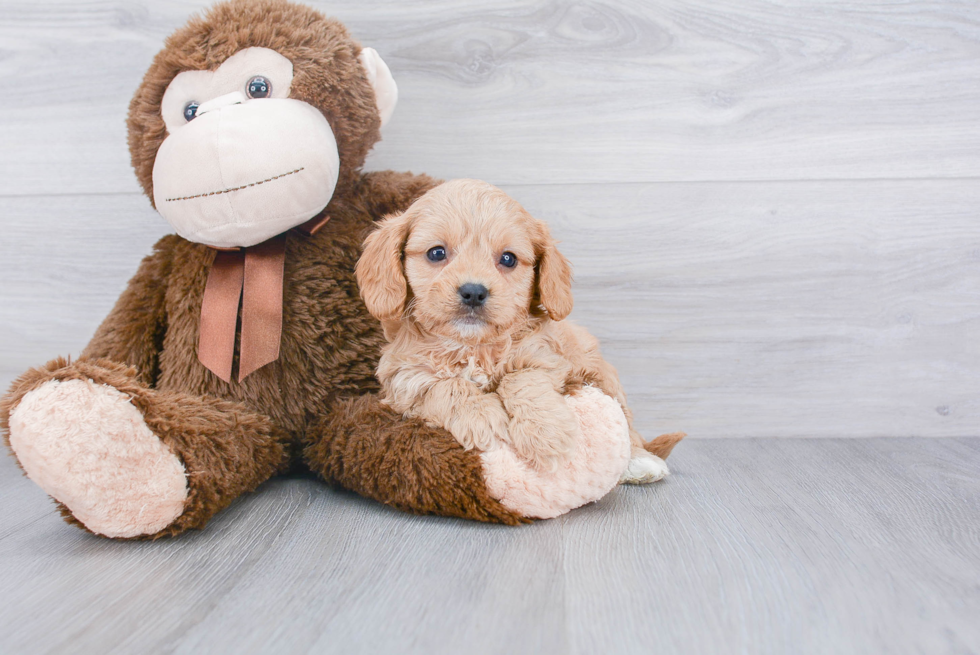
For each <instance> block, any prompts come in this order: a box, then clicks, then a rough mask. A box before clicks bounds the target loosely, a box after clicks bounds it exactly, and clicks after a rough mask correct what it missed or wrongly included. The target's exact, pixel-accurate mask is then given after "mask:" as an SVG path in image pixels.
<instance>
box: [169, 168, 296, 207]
mask: <svg viewBox="0 0 980 655" xmlns="http://www.w3.org/2000/svg"><path fill="white" fill-rule="evenodd" d="M304 168H305V167H304V166H300V167H299V168H297V169H296V170H295V171H289V172H288V173H280V174H279V175H273V176H272V177H270V178H268V179H265V180H261V181H259V182H252V183H251V184H243V185H242V186H236V187H232V188H230V189H224V190H222V191H211V192H210V193H199V194H197V195H196V196H184V197H182V198H167V199H166V202H174V201H175V200H193V199H194V198H206V197H208V196H218V195H221V194H222V193H231V192H232V191H241V190H242V189H247V188H249V187H253V186H258V185H260V184H265V183H266V182H271V181H273V180H278V179H279V178H281V177H286V176H287V175H292V174H294V173H299V172H300V171H301V170H303V169H304Z"/></svg>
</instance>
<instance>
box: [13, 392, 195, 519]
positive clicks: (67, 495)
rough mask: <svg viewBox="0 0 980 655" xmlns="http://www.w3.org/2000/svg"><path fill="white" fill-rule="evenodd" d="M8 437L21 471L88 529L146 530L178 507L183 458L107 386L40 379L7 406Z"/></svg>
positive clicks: (183, 479) (179, 509)
mask: <svg viewBox="0 0 980 655" xmlns="http://www.w3.org/2000/svg"><path fill="white" fill-rule="evenodd" d="M10 445H11V447H12V448H13V451H14V453H15V454H16V455H17V459H18V460H19V461H20V463H21V466H23V467H24V470H25V471H27V476H28V477H29V478H30V479H31V480H33V481H34V482H36V483H37V484H38V485H39V486H40V487H41V488H42V489H44V491H46V492H47V493H48V494H49V495H50V496H52V497H53V498H55V499H56V500H58V501H60V502H62V503H64V504H65V505H66V506H67V507H68V509H70V510H71V512H72V514H73V515H74V516H75V518H77V519H78V520H79V521H81V522H82V523H84V524H85V527H87V528H88V529H89V530H91V531H92V532H95V533H98V534H102V535H105V536H107V537H136V536H139V535H146V534H153V533H155V532H158V531H159V530H161V529H163V528H165V527H167V526H168V525H170V524H171V523H173V521H174V520H175V519H176V518H177V517H178V516H180V515H181V514H182V513H183V511H184V501H185V500H186V499H187V478H186V476H185V474H184V466H183V464H181V462H180V460H179V459H178V458H177V456H176V455H174V454H173V453H172V452H170V449H169V448H167V446H166V445H165V444H164V443H163V442H162V441H160V439H159V438H158V437H157V436H156V435H155V434H153V432H151V431H150V428H148V427H147V425H146V423H145V422H144V421H143V415H142V414H141V413H140V411H139V410H138V409H136V407H134V406H133V404H132V403H130V402H129V397H128V396H126V395H125V394H123V393H121V392H120V391H118V390H117V389H114V388H113V387H110V386H107V385H102V384H96V383H95V382H92V381H91V380H84V381H83V380H68V381H64V382H61V381H57V380H52V381H51V382H46V383H45V384H44V385H43V386H41V387H38V388H37V389H35V390H34V391H31V392H30V393H28V394H27V395H25V396H24V398H23V399H22V400H21V402H20V404H19V405H18V406H17V408H16V409H15V410H14V411H13V412H12V413H11V414H10Z"/></svg>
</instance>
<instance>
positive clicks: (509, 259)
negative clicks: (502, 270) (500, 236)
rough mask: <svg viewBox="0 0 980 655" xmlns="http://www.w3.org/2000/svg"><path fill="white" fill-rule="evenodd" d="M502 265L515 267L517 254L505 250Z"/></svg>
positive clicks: (501, 257)
mask: <svg viewBox="0 0 980 655" xmlns="http://www.w3.org/2000/svg"><path fill="white" fill-rule="evenodd" d="M500 265H501V266H506V267H507V268H514V267H515V266H517V255H515V254H514V253H512V252H505V253H504V254H502V255H501V256H500Z"/></svg>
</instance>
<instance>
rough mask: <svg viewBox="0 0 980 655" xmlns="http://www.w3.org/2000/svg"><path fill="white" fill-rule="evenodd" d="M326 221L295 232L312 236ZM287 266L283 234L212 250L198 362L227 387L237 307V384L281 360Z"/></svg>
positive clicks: (318, 219)
mask: <svg viewBox="0 0 980 655" xmlns="http://www.w3.org/2000/svg"><path fill="white" fill-rule="evenodd" d="M328 220H330V217H329V216H318V217H314V218H312V219H310V220H309V221H307V222H306V223H304V224H303V225H300V226H299V227H297V228H295V229H297V230H299V231H300V232H302V233H303V234H306V235H307V236H312V235H313V234H315V233H316V231H317V230H319V229H320V228H321V227H322V226H323V224H324V223H326V222H327V221H328ZM285 262H286V233H283V234H280V235H279V236H275V237H272V238H271V239H269V240H268V241H263V242H262V243H260V244H257V245H254V246H249V247H247V248H237V249H234V250H217V249H216V250H215V254H214V261H213V262H212V264H211V270H210V272H209V273H208V281H207V285H206V286H205V287H204V298H203V300H202V302H201V327H200V337H199V340H198V344H197V358H198V359H199V360H200V361H201V363H202V364H204V366H205V367H206V368H207V369H208V370H210V371H211V372H212V373H214V374H215V375H217V376H218V377H219V378H221V379H222V380H224V381H225V382H231V372H232V365H233V363H234V360H235V328H236V327H237V325H238V307H239V305H241V308H242V333H241V344H240V347H239V352H240V356H239V362H238V381H239V382H241V381H242V380H244V379H245V378H246V377H248V376H249V375H251V374H252V373H254V372H255V371H257V370H258V369H260V368H262V367H263V366H265V365H266V364H269V363H271V362H274V361H276V360H277V359H279V343H280V341H281V338H282V287H283V269H284V267H285Z"/></svg>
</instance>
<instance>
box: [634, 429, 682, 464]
mask: <svg viewBox="0 0 980 655" xmlns="http://www.w3.org/2000/svg"><path fill="white" fill-rule="evenodd" d="M686 436H687V434H685V433H683V432H671V433H670V434H662V435H660V436H659V437H657V438H656V439H654V440H653V441H648V442H646V443H645V444H643V448H644V449H645V450H646V451H647V452H648V453H651V454H653V455H656V456H657V457H659V458H660V459H667V455H669V454H670V451H672V450H673V449H674V446H676V445H677V443H678V442H679V441H680V440H681V439H683V438H684V437H686Z"/></svg>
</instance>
